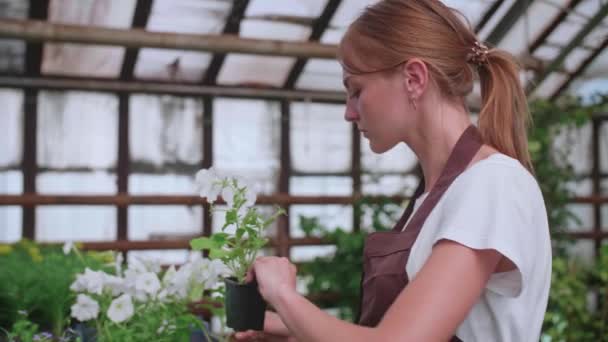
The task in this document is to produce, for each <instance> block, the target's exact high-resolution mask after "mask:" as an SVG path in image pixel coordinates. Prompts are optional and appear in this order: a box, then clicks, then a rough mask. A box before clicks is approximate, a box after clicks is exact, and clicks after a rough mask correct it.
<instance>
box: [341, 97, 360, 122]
mask: <svg viewBox="0 0 608 342" xmlns="http://www.w3.org/2000/svg"><path fill="white" fill-rule="evenodd" d="M344 120H346V121H348V122H355V121H357V120H359V113H357V110H356V109H355V107H354V106H353V104H352V103H351V102H350V101H347V102H346V111H345V112H344Z"/></svg>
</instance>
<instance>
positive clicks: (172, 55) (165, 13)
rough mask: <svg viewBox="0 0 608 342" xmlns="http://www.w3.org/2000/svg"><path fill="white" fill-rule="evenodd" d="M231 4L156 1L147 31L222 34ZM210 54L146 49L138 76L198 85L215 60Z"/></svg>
mask: <svg viewBox="0 0 608 342" xmlns="http://www.w3.org/2000/svg"><path fill="white" fill-rule="evenodd" d="M231 6H232V2H231V1H200V0H185V1H173V0H155V1H154V2H153V4H152V12H151V13H150V19H149V20H148V25H147V26H146V30H148V31H153V32H176V33H193V34H219V33H220V32H221V31H222V29H223V28H224V26H225V22H226V17H227V16H228V13H229V12H230V8H231ZM211 56H212V55H211V54H210V53H203V52H196V51H184V50H164V49H154V48H144V49H141V50H140V53H139V56H138V58H137V63H136V64H135V76H136V77H138V78H142V79H161V80H173V81H186V82H197V81H200V80H201V79H202V77H203V73H204V71H205V70H206V69H207V66H208V64H209V61H210V60H211Z"/></svg>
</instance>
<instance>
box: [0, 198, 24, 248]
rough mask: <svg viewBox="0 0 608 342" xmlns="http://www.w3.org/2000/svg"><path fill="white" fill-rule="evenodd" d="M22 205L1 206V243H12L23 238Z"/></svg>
mask: <svg viewBox="0 0 608 342" xmlns="http://www.w3.org/2000/svg"><path fill="white" fill-rule="evenodd" d="M21 217H22V213H21V207H18V206H1V207H0V243H10V242H15V241H18V240H20V239H21Z"/></svg>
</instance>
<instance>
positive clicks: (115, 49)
mask: <svg viewBox="0 0 608 342" xmlns="http://www.w3.org/2000/svg"><path fill="white" fill-rule="evenodd" d="M134 11H135V0H124V1H113V0H95V1H93V0H86V1H76V2H75V1H73V0H52V1H51V2H50V5H49V21H50V22H53V23H61V24H74V25H87V26H100V27H111V28H122V29H127V28H130V27H131V23H132V21H133V12H134ZM124 53H125V48H124V47H119V46H111V47H108V46H94V45H82V44H64V43H46V44H44V53H43V60H42V73H45V74H60V75H75V76H97V77H117V76H118V74H119V73H120V69H121V67H122V60H123V56H124Z"/></svg>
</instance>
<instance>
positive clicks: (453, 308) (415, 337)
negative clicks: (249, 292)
mask: <svg viewBox="0 0 608 342" xmlns="http://www.w3.org/2000/svg"><path fill="white" fill-rule="evenodd" d="M501 258H502V255H501V254H500V253H498V252H497V251H495V250H474V249H471V248H468V247H465V246H463V245H461V244H459V243H456V242H452V241H448V240H443V241H440V242H439V243H437V244H436V245H435V247H434V248H433V251H432V253H431V256H430V257H429V259H428V260H427V262H426V264H425V265H424V266H423V268H422V269H421V270H420V272H419V273H418V274H417V276H416V278H415V279H414V280H413V281H412V282H411V283H410V284H409V285H408V286H407V287H406V288H405V289H404V290H403V291H402V293H401V294H400V295H399V297H397V299H396V300H395V302H394V303H393V305H392V306H391V307H390V309H389V310H388V312H387V313H386V314H385V316H384V318H383V319H382V321H381V322H380V324H379V325H378V327H376V328H367V327H361V326H357V325H355V324H351V323H346V322H344V321H340V320H338V319H337V318H334V317H332V316H330V315H328V314H327V313H325V312H323V311H321V310H320V309H318V308H317V307H315V306H314V305H313V304H312V303H310V302H309V301H308V300H306V299H305V298H304V297H302V296H301V295H299V294H298V293H297V292H296V291H295V267H294V266H293V265H291V264H290V263H289V262H288V261H287V260H286V259H284V258H272V257H266V258H260V259H258V260H256V263H255V264H254V269H253V271H254V273H255V276H256V278H257V280H258V284H259V286H260V292H261V293H262V295H263V296H264V298H266V300H268V301H269V302H270V303H271V304H272V305H273V306H274V307H275V308H276V310H277V312H278V314H279V315H280V316H281V319H282V321H283V322H284V323H285V325H287V328H288V329H289V331H291V333H292V335H293V336H295V337H296V338H297V339H298V341H319V342H321V341H336V340H347V341H387V340H399V341H445V340H449V338H450V337H451V336H452V335H453V334H454V331H455V330H456V328H457V327H458V325H459V324H460V323H461V322H462V321H463V320H464V318H465V317H466V315H467V313H468V312H469V310H470V309H471V308H472V307H473V305H474V304H475V302H476V301H477V300H478V298H479V296H480V295H481V293H482V292H483V289H484V288H485V286H486V283H487V281H488V279H489V278H490V276H491V275H492V273H493V272H494V270H495V269H496V266H497V265H498V262H499V261H500V259H501ZM404 267H405V265H404Z"/></svg>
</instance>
